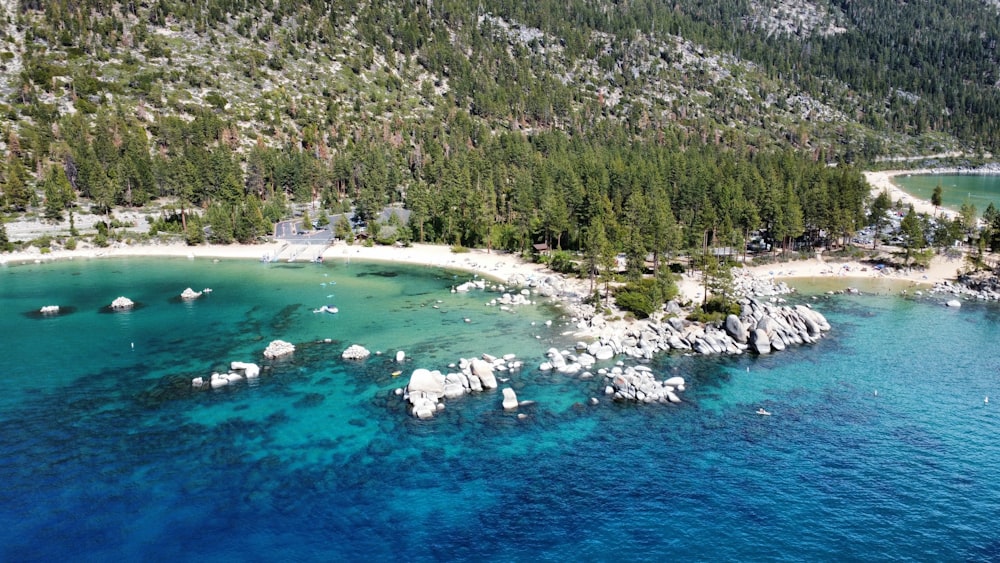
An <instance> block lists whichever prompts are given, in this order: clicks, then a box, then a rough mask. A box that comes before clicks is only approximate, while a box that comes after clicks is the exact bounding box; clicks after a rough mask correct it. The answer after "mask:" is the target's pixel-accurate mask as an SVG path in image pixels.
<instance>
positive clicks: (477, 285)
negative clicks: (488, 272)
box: [451, 279, 486, 293]
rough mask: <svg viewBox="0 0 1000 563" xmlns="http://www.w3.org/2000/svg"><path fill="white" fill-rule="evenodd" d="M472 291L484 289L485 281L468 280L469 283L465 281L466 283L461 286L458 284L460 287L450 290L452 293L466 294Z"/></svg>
mask: <svg viewBox="0 0 1000 563" xmlns="http://www.w3.org/2000/svg"><path fill="white" fill-rule="evenodd" d="M473 289H486V280H484V279H475V280H469V281H467V282H465V283H463V284H460V285H457V286H455V287H453V288H452V290H451V292H452V293H468V292H469V291H472V290H473Z"/></svg>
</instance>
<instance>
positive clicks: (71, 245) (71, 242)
mask: <svg viewBox="0 0 1000 563" xmlns="http://www.w3.org/2000/svg"><path fill="white" fill-rule="evenodd" d="M63 247H64V248H65V249H66V250H76V239H75V238H73V237H70V238H68V239H66V244H64V245H63Z"/></svg>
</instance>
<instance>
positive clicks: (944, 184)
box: [892, 174, 1000, 215]
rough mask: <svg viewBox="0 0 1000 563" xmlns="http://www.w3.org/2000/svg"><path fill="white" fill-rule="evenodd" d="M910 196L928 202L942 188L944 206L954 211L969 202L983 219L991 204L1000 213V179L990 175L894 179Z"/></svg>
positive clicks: (916, 175)
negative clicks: (935, 190) (937, 189)
mask: <svg viewBox="0 0 1000 563" xmlns="http://www.w3.org/2000/svg"><path fill="white" fill-rule="evenodd" d="M892 181H893V182H895V183H896V185H898V186H899V187H900V189H902V190H903V191H905V192H906V193H908V194H910V195H912V196H914V197H917V198H920V199H925V200H927V201H930V200H931V196H932V195H933V194H934V188H936V187H937V186H938V184H940V185H941V205H942V206H943V207H946V208H948V209H951V210H953V211H958V210H960V209H961V207H962V204H963V203H965V202H966V201H968V202H970V203H972V204H973V205H975V206H976V210H977V211H978V212H979V214H980V215H982V213H983V211H986V208H987V207H989V205H990V203H993V206H994V207H996V208H997V209H1000V176H998V175H987V174H915V175H911V176H907V175H902V176H896V177H894V178H893V179H892Z"/></svg>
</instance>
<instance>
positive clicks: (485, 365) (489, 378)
mask: <svg viewBox="0 0 1000 563" xmlns="http://www.w3.org/2000/svg"><path fill="white" fill-rule="evenodd" d="M470 369H471V370H472V375H474V376H476V377H478V378H479V381H480V382H481V383H482V384H483V389H496V388H497V378H496V376H495V375H494V374H493V366H492V365H491V364H490V363H489V362H487V361H486V360H480V359H475V360H472V365H471V366H470Z"/></svg>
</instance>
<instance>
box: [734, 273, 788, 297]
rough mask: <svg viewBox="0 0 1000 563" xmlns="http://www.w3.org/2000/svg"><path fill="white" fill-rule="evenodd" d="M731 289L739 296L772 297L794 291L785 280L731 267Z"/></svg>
mask: <svg viewBox="0 0 1000 563" xmlns="http://www.w3.org/2000/svg"><path fill="white" fill-rule="evenodd" d="M732 272H733V291H734V292H735V293H736V295H739V296H741V297H774V296H777V295H787V294H789V293H794V292H795V288H793V287H789V286H788V284H786V283H785V282H783V281H782V282H775V281H774V280H772V279H767V278H761V277H757V276H755V275H754V274H753V273H751V272H750V271H749V270H745V269H743V268H733V269H732Z"/></svg>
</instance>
